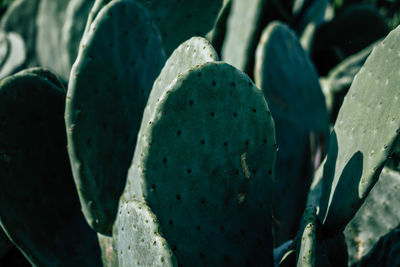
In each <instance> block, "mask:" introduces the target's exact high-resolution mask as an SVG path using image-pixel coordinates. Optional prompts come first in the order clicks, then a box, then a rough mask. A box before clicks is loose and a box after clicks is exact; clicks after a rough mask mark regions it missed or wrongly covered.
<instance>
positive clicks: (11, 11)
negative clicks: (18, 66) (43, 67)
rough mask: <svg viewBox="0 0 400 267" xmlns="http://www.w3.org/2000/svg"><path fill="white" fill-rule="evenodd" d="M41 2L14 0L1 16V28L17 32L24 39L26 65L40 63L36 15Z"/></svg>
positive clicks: (37, 0)
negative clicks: (37, 48)
mask: <svg viewBox="0 0 400 267" xmlns="http://www.w3.org/2000/svg"><path fill="white" fill-rule="evenodd" d="M39 2H40V1H39V0H14V1H13V2H12V3H11V4H10V6H8V8H7V11H6V13H4V14H3V15H2V17H1V22H0V28H1V30H2V31H5V32H15V33H17V34H19V35H20V36H21V37H22V39H23V40H24V43H25V46H26V59H27V61H26V62H25V65H24V66H25V67H33V66H37V64H38V62H37V57H36V32H37V27H36V17H37V13H38V8H39ZM19 53H21V52H19Z"/></svg>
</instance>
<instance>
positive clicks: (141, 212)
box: [116, 200, 177, 267]
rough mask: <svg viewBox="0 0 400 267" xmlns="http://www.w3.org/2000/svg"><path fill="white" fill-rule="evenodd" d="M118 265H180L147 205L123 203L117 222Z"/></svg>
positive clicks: (135, 202) (122, 266)
mask: <svg viewBox="0 0 400 267" xmlns="http://www.w3.org/2000/svg"><path fill="white" fill-rule="evenodd" d="M116 228H117V229H118V234H117V235H116V239H117V240H118V241H117V243H118V244H117V248H118V250H117V252H118V266H120V267H125V266H126V267H131V266H177V262H176V259H175V256H174V254H173V253H172V250H171V248H170V246H169V245H168V243H167V241H166V240H165V239H164V237H163V235H162V233H161V232H160V226H159V224H158V221H157V217H156V216H155V215H154V213H153V212H152V211H151V209H150V208H149V207H148V206H147V205H146V204H144V203H141V202H138V201H135V200H133V201H127V202H124V203H122V204H121V206H120V209H119V215H118V218H117V221H116Z"/></svg>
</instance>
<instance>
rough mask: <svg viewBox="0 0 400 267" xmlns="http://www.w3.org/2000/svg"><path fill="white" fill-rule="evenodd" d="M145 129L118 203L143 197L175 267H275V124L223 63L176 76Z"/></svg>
mask: <svg viewBox="0 0 400 267" xmlns="http://www.w3.org/2000/svg"><path fill="white" fill-rule="evenodd" d="M144 125H146V128H145V129H143V128H142V129H141V131H140V134H139V139H138V145H137V147H136V150H135V156H134V159H133V162H132V166H131V168H130V171H129V176H128V181H127V187H126V190H125V191H124V195H123V197H122V198H121V199H122V201H127V200H131V199H137V200H139V201H143V200H145V201H146V203H148V205H149V206H150V207H151V209H152V210H153V212H154V213H155V214H156V216H157V219H158V220H159V222H160V226H161V228H162V231H163V233H164V237H165V238H166V240H167V241H168V243H169V244H170V246H171V248H172V249H173V252H174V253H175V256H176V257H177V260H178V262H179V264H183V265H193V264H197V265H202V266H221V265H224V264H225V265H226V264H229V263H230V264H232V263H235V264H238V265H245V264H254V265H264V266H270V265H272V261H273V258H272V236H271V219H270V216H271V213H270V212H271V211H270V206H271V197H272V183H273V177H274V165H275V153H276V152H275V150H276V147H275V134H274V123H273V120H272V117H271V114H270V112H269V110H268V106H267V103H266V101H265V99H264V97H263V94H262V92H261V91H260V90H259V89H258V88H256V87H255V85H254V84H253V83H252V82H251V80H250V79H249V78H248V77H247V76H246V75H245V74H243V73H242V72H240V71H239V70H237V69H235V68H234V67H232V66H230V65H228V64H225V63H216V62H213V63H211V62H210V63H205V64H203V65H200V66H197V67H194V68H193V69H191V70H189V71H187V72H185V73H184V74H181V75H179V76H178V78H177V79H176V80H174V82H173V83H172V84H171V85H170V86H168V87H167V90H166V91H165V92H164V93H163V95H162V96H161V97H160V99H159V103H158V104H157V106H156V107H155V108H154V110H153V112H152V116H151V118H150V120H149V121H148V122H147V123H145V124H144Z"/></svg>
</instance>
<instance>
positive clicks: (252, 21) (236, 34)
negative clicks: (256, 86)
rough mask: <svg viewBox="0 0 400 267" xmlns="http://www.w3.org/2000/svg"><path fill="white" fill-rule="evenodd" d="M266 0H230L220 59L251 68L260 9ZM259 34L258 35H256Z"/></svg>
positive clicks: (244, 67) (242, 68) (258, 29)
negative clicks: (230, 4) (230, 5)
mask: <svg viewBox="0 0 400 267" xmlns="http://www.w3.org/2000/svg"><path fill="white" fill-rule="evenodd" d="M266 2H267V1H266V0H251V1H247V0H232V7H231V12H230V15H229V17H228V21H227V26H226V27H227V30H226V36H225V41H224V45H223V47H222V60H224V61H226V62H227V63H229V64H232V65H233V66H235V67H236V68H238V69H240V70H242V71H247V70H248V69H251V63H250V58H251V57H252V54H253V53H254V50H255V47H256V46H257V42H258V39H257V38H256V36H257V35H258V32H259V31H261V30H262V28H261V29H260V24H261V22H260V21H261V17H262V14H261V13H262V11H263V9H264V7H265V6H266ZM258 36H259V35H258Z"/></svg>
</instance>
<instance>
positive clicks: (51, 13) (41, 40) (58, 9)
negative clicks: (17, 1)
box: [36, 0, 70, 80]
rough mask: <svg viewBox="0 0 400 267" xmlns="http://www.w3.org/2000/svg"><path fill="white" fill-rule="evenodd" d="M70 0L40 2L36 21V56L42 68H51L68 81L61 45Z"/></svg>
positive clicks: (44, 0)
mask: <svg viewBox="0 0 400 267" xmlns="http://www.w3.org/2000/svg"><path fill="white" fill-rule="evenodd" d="M69 2H70V0H40V3H39V8H38V15H37V17H36V18H37V19H36V25H37V35H36V55H37V57H38V60H39V63H40V66H43V67H46V68H50V69H51V70H53V71H55V72H56V73H57V74H59V75H60V77H61V78H63V79H64V80H68V78H69V71H68V72H65V69H66V67H65V64H66V62H65V61H64V58H65V57H64V56H63V53H64V51H63V50H62V45H61V40H62V39H63V36H62V27H63V25H64V21H65V14H66V10H67V6H68V3H69Z"/></svg>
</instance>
